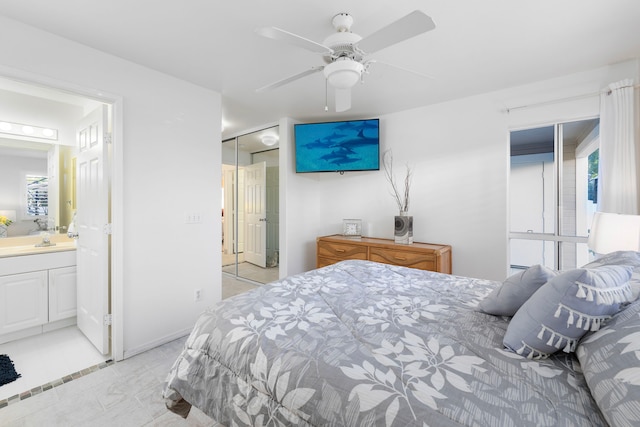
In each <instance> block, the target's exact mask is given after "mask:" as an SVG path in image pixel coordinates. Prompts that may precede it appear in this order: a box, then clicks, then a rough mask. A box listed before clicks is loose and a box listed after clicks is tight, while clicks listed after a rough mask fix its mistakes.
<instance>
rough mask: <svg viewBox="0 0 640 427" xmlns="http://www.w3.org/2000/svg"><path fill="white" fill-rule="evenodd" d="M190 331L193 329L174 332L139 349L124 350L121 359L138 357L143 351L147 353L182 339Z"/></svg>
mask: <svg viewBox="0 0 640 427" xmlns="http://www.w3.org/2000/svg"><path fill="white" fill-rule="evenodd" d="M192 329H193V328H188V329H183V330H182V331H177V332H174V333H173V334H170V335H166V336H164V337H162V338H159V339H157V340H154V341H151V342H148V343H146V344H144V345H141V346H139V347H134V348H132V349H129V350H125V351H124V356H123V357H124V359H128V358H130V357H133V356H136V355H138V354H140V353H144V352H145V351H149V350H151V349H154V348H156V347H159V346H161V345H164V344H166V343H169V342H171V341H174V340H177V339H178V338H182V337H184V336H186V335H189V334H190V333H191V330H192Z"/></svg>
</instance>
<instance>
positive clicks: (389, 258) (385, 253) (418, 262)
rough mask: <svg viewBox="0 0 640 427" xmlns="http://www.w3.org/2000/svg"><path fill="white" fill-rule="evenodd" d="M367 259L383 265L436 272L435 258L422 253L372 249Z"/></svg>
mask: <svg viewBox="0 0 640 427" xmlns="http://www.w3.org/2000/svg"><path fill="white" fill-rule="evenodd" d="M369 259H370V260H371V261H375V262H382V263H384V264H393V265H400V266H403V267H411V268H419V269H421V270H430V271H437V260H436V256H435V255H434V254H427V253H424V252H411V251H398V250H395V249H386V248H376V247H372V248H371V251H370V253H369Z"/></svg>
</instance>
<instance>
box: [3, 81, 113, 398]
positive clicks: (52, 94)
mask: <svg viewBox="0 0 640 427" xmlns="http://www.w3.org/2000/svg"><path fill="white" fill-rule="evenodd" d="M11 74H12V73H9V75H11ZM14 77H15V79H11V78H8V79H5V78H2V77H0V91H2V93H3V95H6V96H3V97H2V98H3V101H5V102H3V105H2V107H0V112H1V113H3V115H2V116H0V121H2V120H7V119H11V118H12V115H11V114H8V113H12V114H14V115H13V121H17V122H21V123H25V122H26V123H27V124H37V123H39V122H40V121H48V122H57V123H59V124H60V128H59V130H60V133H59V135H58V136H59V137H60V138H59V139H63V138H64V139H65V142H66V145H65V144H48V145H49V147H48V148H47V147H45V148H46V151H44V164H45V171H48V172H49V175H50V176H51V173H50V171H51V170H54V171H56V170H57V172H54V173H53V176H55V175H57V178H59V179H60V180H59V181H57V180H56V182H55V185H52V187H51V189H52V190H53V191H51V193H50V195H49V196H50V197H54V196H55V195H56V194H57V195H58V197H56V198H55V199H52V200H51V202H50V203H49V204H48V209H49V211H48V216H49V221H46V222H47V223H48V227H50V228H51V227H52V228H53V229H54V230H55V231H56V232H60V233H66V229H67V227H68V225H69V223H70V222H71V213H70V209H71V210H72V209H73V208H74V205H75V201H73V199H74V197H75V189H71V185H70V184H71V182H73V180H74V179H75V178H74V177H75V174H70V173H64V174H63V171H62V170H61V169H56V168H58V167H61V165H63V164H65V165H66V166H65V168H67V169H66V170H74V171H75V165H72V166H69V165H70V164H73V163H74V162H73V159H74V158H75V157H76V154H77V153H75V146H73V144H75V139H76V138H75V126H76V125H77V124H78V123H77V121H76V119H79V118H81V117H82V116H83V115H84V113H85V112H86V111H89V110H91V109H93V107H95V106H98V105H105V106H107V108H108V109H109V110H110V114H109V116H110V118H111V119H113V117H114V116H113V105H114V104H112V103H111V102H109V101H107V100H104V101H103V100H97V99H94V98H89V97H85V96H83V95H81V94H71V93H70V92H69V91H68V90H66V88H65V87H64V85H62V86H60V87H59V88H53V87H44V86H41V85H40V84H39V83H38V82H37V81H36V80H37V78H36V80H34V81H33V82H31V81H23V80H22V79H20V78H19V76H14ZM74 90H75V89H74ZM56 109H60V110H64V111H61V113H60V114H58V115H56V114H53V115H52V116H48V115H47V114H46V112H47V111H55V110H56ZM30 110H31V111H33V113H31V114H32V117H33V118H32V119H29V115H28V114H29V111H30ZM16 112H17V113H16ZM16 117H19V118H16ZM25 117H26V119H25ZM111 125H112V123H110V126H111ZM62 129H65V131H64V132H66V136H63V135H62V133H63V131H62ZM4 136H5V137H0V156H1V155H3V154H2V153H4V154H6V153H7V150H10V151H11V152H12V155H13V156H19V155H21V154H17V153H18V152H20V153H23V154H24V155H25V156H36V157H37V156H41V157H42V156H43V155H42V154H38V153H42V152H43V144H42V143H41V142H39V141H34V138H29V137H25V138H22V139H21V138H13V137H12V138H6V135H4ZM2 147H4V148H2ZM7 147H10V148H7ZM52 147H54V148H55V149H52ZM3 150H4V151H3ZM52 153H53V154H54V156H52ZM47 157H48V158H47ZM5 164H6V163H5ZM52 166H55V167H52ZM63 183H64V185H63ZM56 187H57V188H56ZM118 204H119V202H118ZM22 219H23V221H20V222H23V223H24V227H22V228H23V229H24V230H25V231H26V233H27V234H28V233H29V232H30V231H31V230H32V229H34V228H35V225H34V224H31V226H29V224H30V223H31V222H32V221H29V220H24V218H22ZM52 232H53V231H52ZM104 257H105V263H106V262H108V259H109V253H106V254H104ZM107 274H109V273H108V272H107ZM107 286H108V282H107ZM107 292H109V291H108V290H107ZM69 328H73V329H75V326H74V327H66V328H63V329H59V330H56V331H48V332H46V333H44V334H42V335H43V336H42V337H32V338H34V339H36V338H39V339H44V341H45V342H48V343H49V344H48V346H47V345H42V346H40V345H38V348H37V350H38V351H37V353H38V354H41V355H42V356H43V360H42V361H40V362H37V361H35V359H33V360H34V361H35V365H34V366H36V367H37V366H39V365H40V369H39V370H40V371H42V366H45V365H47V363H48V362H47V360H51V358H52V357H55V356H54V355H55V354H58V353H64V352H65V351H68V349H69V347H73V348H74V350H75V353H74V354H75V359H76V360H74V363H75V365H73V366H74V367H70V366H69V367H68V368H69V369H72V371H71V372H67V373H66V374H72V373H74V372H76V370H80V369H76V367H78V366H79V365H82V364H84V365H85V366H83V367H82V368H83V369H84V368H86V367H89V366H93V365H95V364H96V357H97V358H98V359H101V360H102V361H104V360H106V359H109V358H114V359H116V358H117V359H121V357H117V354H119V353H120V352H121V350H117V351H116V349H115V348H114V347H112V348H110V349H108V350H107V354H105V355H102V354H100V352H96V350H95V349H94V350H93V351H91V350H88V351H87V352H82V351H78V348H79V347H90V346H91V344H90V343H89V341H88V340H86V338H84V336H83V335H81V334H76V333H75V331H71V330H67V329H69ZM45 330H46V328H45ZM62 333H67V334H68V335H70V336H69V337H68V339H61V338H59V336H58V337H57V338H56V339H49V338H47V337H48V336H49V335H51V336H54V335H55V334H62ZM111 336H112V335H111V332H109V338H111ZM118 339H119V337H118ZM25 340H28V338H27V339H25ZM79 340H81V341H82V342H83V343H84V342H85V341H86V343H87V346H84V345H79V344H78V342H79ZM110 342H111V343H114V340H112V339H110ZM64 343H67V344H64ZM6 345H11V346H12V347H11V348H12V352H14V354H16V353H15V352H18V351H21V350H19V349H18V350H16V346H17V347H20V343H16V342H11V343H7V344H6ZM22 347H25V348H27V347H29V344H24V345H23V346H22ZM31 347H33V346H31ZM80 354H86V355H87V358H83V357H84V356H82V357H80V356H79V355H80ZM14 357H16V356H14ZM47 358H48V359H47ZM66 359H69V358H68V357H67V358H66ZM25 369H27V370H28V371H29V373H27V372H23V377H25V378H30V381H39V380H37V379H34V377H33V375H32V374H33V372H34V371H35V370H36V369H30V368H28V367H27V368H25ZM35 378H38V377H37V376H36V377H35ZM59 378H60V377H58V378H51V379H50V380H57V379H59ZM16 385H17V386H21V385H20V384H16ZM36 385H41V384H36ZM26 389H27V388H25V390H26ZM25 390H21V391H25Z"/></svg>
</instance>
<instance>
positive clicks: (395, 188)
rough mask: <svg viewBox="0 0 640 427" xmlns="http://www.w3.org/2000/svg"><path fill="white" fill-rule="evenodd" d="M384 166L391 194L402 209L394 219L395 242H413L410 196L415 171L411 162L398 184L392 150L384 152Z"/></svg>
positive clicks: (399, 208)
mask: <svg viewBox="0 0 640 427" xmlns="http://www.w3.org/2000/svg"><path fill="white" fill-rule="evenodd" d="M382 166H383V168H384V175H385V178H386V179H387V181H389V184H391V195H392V196H393V198H394V200H395V201H396V203H397V204H398V210H399V211H400V214H399V216H396V217H395V220H394V223H395V225H394V227H395V228H394V237H395V242H396V243H402V244H411V243H413V217H412V216H410V215H409V201H410V197H409V196H410V191H411V179H412V178H413V171H412V170H411V167H410V166H409V164H407V165H406V173H405V175H404V181H402V183H401V184H398V183H397V182H396V176H395V174H394V172H393V154H392V153H391V150H387V151H385V152H384V154H383V156H382Z"/></svg>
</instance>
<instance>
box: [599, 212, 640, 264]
mask: <svg viewBox="0 0 640 427" xmlns="http://www.w3.org/2000/svg"><path fill="white" fill-rule="evenodd" d="M588 245H589V248H590V249H591V250H592V251H594V252H595V253H597V254H608V253H610V252H615V251H640V215H622V214H614V213H605V212H596V213H595V215H594V216H593V223H592V224H591V232H590V233H589V241H588Z"/></svg>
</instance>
